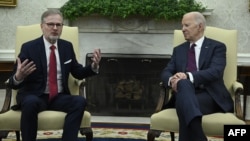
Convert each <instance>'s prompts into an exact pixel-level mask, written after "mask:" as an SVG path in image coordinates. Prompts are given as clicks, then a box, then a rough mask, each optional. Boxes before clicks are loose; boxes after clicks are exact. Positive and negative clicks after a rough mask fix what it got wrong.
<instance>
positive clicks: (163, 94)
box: [155, 82, 170, 113]
mask: <svg viewBox="0 0 250 141" xmlns="http://www.w3.org/2000/svg"><path fill="white" fill-rule="evenodd" d="M159 85H160V95H159V99H158V103H157V106H156V108H155V112H156V113H157V112H159V111H161V110H162V109H163V106H164V104H165V103H166V102H167V101H168V98H169V94H170V92H169V91H170V89H169V88H166V87H165V86H164V85H163V82H160V84H159Z"/></svg>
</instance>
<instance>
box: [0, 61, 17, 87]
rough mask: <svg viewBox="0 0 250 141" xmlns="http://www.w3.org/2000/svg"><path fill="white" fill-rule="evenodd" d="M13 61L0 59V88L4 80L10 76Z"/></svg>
mask: <svg viewBox="0 0 250 141" xmlns="http://www.w3.org/2000/svg"><path fill="white" fill-rule="evenodd" d="M13 65H14V62H13V61H0V88H1V89H3V88H5V86H4V82H5V81H6V80H7V79H8V78H9V77H10V75H11V73H12V70H13Z"/></svg>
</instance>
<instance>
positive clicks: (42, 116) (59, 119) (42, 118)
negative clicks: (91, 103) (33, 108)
mask: <svg viewBox="0 0 250 141" xmlns="http://www.w3.org/2000/svg"><path fill="white" fill-rule="evenodd" d="M65 116H66V113H64V112H58V111H43V112H41V113H39V114H38V119H39V120H38V130H57V129H63V124H64V118H65ZM20 119H21V112H20V111H13V110H9V111H8V112H6V113H2V114H0V125H1V126H0V130H19V129H20ZM90 120H91V114H90V113H89V112H88V111H85V112H84V116H83V118H82V122H81V126H80V127H90V126H91V122H90Z"/></svg>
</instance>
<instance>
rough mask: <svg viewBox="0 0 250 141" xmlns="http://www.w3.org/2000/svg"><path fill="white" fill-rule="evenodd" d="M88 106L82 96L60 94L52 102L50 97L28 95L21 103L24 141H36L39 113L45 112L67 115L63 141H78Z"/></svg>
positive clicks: (45, 95)
mask: <svg viewBox="0 0 250 141" xmlns="http://www.w3.org/2000/svg"><path fill="white" fill-rule="evenodd" d="M85 106H86V100H85V99H84V98H83V97H81V96H72V95H67V94H59V95H58V96H57V97H55V99H54V100H53V101H51V102H48V95H47V94H44V95H42V96H40V97H38V96H36V95H27V96H25V97H24V98H23V99H22V101H21V111H22V115H21V133H22V140H23V141H36V136H37V121H38V113H39V112H41V111H44V110H54V111H62V112H65V113H67V115H66V118H65V122H64V127H63V135H62V141H77V136H78V131H79V128H80V124H81V120H82V117H83V113H84V110H85Z"/></svg>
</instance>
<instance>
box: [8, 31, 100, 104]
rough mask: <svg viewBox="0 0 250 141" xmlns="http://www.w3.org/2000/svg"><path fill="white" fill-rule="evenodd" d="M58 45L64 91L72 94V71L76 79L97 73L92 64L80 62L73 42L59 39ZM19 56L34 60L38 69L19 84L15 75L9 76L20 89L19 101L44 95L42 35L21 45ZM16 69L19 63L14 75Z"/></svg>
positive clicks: (44, 56)
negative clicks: (70, 76) (69, 84)
mask: <svg viewBox="0 0 250 141" xmlns="http://www.w3.org/2000/svg"><path fill="white" fill-rule="evenodd" d="M57 45H58V52H59V56H60V64H61V72H62V85H63V86H62V87H63V93H65V94H70V91H69V88H68V78H69V74H70V73H71V74H72V75H73V77H75V78H76V79H83V78H86V77H88V76H92V75H95V74H96V73H95V72H93V71H92V69H91V66H86V67H83V66H82V65H81V64H79V63H78V61H77V60H76V56H75V53H74V49H73V45H72V43H71V42H68V41H66V40H62V39H59V40H58V42H57ZM19 58H20V59H21V61H24V60H25V59H29V60H30V61H34V63H35V65H36V70H35V71H34V72H33V73H31V74H30V75H29V76H28V77H26V78H25V79H24V81H23V82H22V83H21V84H19V85H14V83H13V76H11V77H10V78H9V81H10V83H9V84H10V87H11V88H13V89H19V90H18V93H17V101H19V100H20V99H21V98H22V97H23V96H25V95H30V94H33V95H37V96H40V95H42V94H43V93H44V91H45V87H46V82H47V59H46V53H45V45H44V41H43V37H42V36H41V37H39V38H37V39H34V40H32V41H29V42H26V43H24V44H23V45H22V47H21V51H20V54H19ZM16 69H17V64H15V67H14V71H13V75H14V74H15V72H16Z"/></svg>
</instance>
